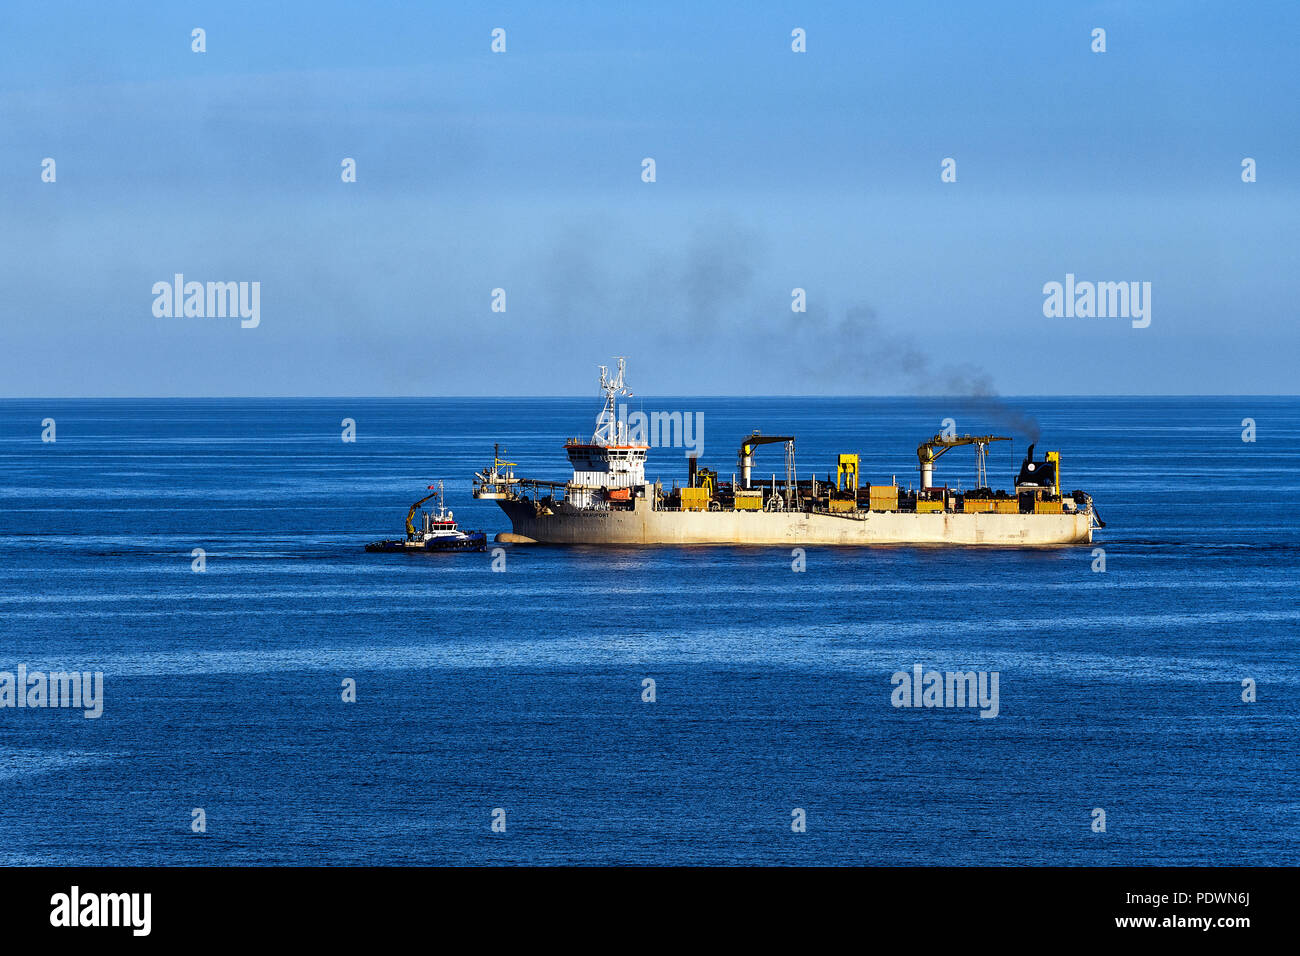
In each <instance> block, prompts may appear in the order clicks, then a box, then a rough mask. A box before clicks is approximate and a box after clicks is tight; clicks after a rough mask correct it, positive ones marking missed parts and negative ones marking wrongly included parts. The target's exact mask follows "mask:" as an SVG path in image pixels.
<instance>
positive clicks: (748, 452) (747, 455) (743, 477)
mask: <svg viewBox="0 0 1300 956" xmlns="http://www.w3.org/2000/svg"><path fill="white" fill-rule="evenodd" d="M792 441H794V436H793V435H760V434H759V433H758V432H754V434H752V435H746V436H745V440H744V441H742V442H741V443H740V454H739V456H738V457H739V458H740V483H741V485H742V486H743V487H745V488H748V487H749V473H750V469H751V468H753V465H754V449H755V448H757V447H758V446H759V445H775V444H777V443H778V442H792Z"/></svg>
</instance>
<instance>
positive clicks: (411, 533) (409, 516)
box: [406, 485, 442, 538]
mask: <svg viewBox="0 0 1300 956" xmlns="http://www.w3.org/2000/svg"><path fill="white" fill-rule="evenodd" d="M429 488H430V489H431V490H432V492H433V493H432V494H428V495H425V496H424V497H423V498H421V499H420V500H419V501H417V502H416V503H415V504H413V505H411V510H410V511H408V512H407V513H406V536H407V537H408V538H413V537H415V523H414V522H415V511H416V509H417V508H419V507H420V505H422V504H424V503H425V502H426V501H428V500H429V499H430V498H437V497H438V495H439V494H441V493H442V492H441V489H440V488H435V487H434V486H433V485H429Z"/></svg>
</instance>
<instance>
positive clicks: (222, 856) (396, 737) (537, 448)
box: [0, 397, 1300, 865]
mask: <svg viewBox="0 0 1300 956" xmlns="http://www.w3.org/2000/svg"><path fill="white" fill-rule="evenodd" d="M634 401H635V407H636V408H644V410H646V411H650V410H681V411H686V412H695V411H699V412H702V413H703V415H704V424H705V432H704V457H703V462H704V463H705V464H706V465H709V466H712V467H715V468H717V469H718V470H719V471H720V472H721V473H723V474H724V475H725V476H727V477H729V476H730V474H731V472H733V471H734V470H735V455H736V446H737V445H738V444H739V440H740V438H741V436H742V435H745V434H748V433H749V432H750V431H752V430H753V429H755V428H760V429H762V430H763V431H764V432H767V433H776V434H783V433H784V434H795V435H797V436H798V445H797V449H798V467H799V473H800V475H801V476H806V475H807V474H808V473H809V472H810V471H815V472H816V473H817V474H818V475H819V476H821V477H824V476H825V475H826V473H827V472H828V471H831V470H832V469H833V463H834V461H835V456H836V455H837V454H839V453H840V452H859V453H861V454H862V455H863V466H862V467H863V475H864V478H865V479H869V480H871V481H872V482H875V483H880V482H888V481H889V480H890V478H891V476H894V475H897V476H898V478H899V480H900V482H901V483H902V484H904V485H906V484H907V483H908V482H914V481H915V469H916V453H915V448H916V444H917V442H918V441H919V440H921V439H922V438H925V437H928V436H929V435H932V434H934V433H935V432H937V431H939V430H940V427H941V421H942V419H943V418H945V417H953V418H955V419H956V422H957V427H958V430H959V431H962V432H966V431H969V432H972V433H982V432H989V431H998V430H999V427H1000V426H999V422H998V421H997V419H996V418H995V417H994V418H990V417H987V416H985V415H984V414H983V412H981V411H964V410H963V408H962V407H961V406H960V404H952V403H947V402H945V401H943V400H939V399H915V398H909V399H807V398H797V399H791V398H760V399H744V400H740V399H720V398H681V397H674V398H663V399H658V398H656V399H645V400H644V401H643V400H642V399H640V398H638V399H636V400H634ZM1014 404H1015V405H1016V406H1017V407H1018V408H1019V409H1021V410H1022V411H1026V412H1031V413H1032V414H1033V415H1035V416H1036V418H1037V420H1038V422H1039V424H1040V426H1041V429H1042V439H1041V441H1040V443H1039V448H1038V450H1039V453H1040V455H1041V452H1043V451H1046V450H1050V449H1059V450H1060V451H1061V455H1062V466H1061V467H1062V473H1063V485H1064V487H1065V488H1066V489H1067V490H1068V489H1075V488H1081V489H1084V490H1087V491H1088V492H1090V493H1091V494H1092V495H1093V496H1094V498H1095V500H1096V503H1097V507H1098V509H1099V510H1100V513H1101V515H1102V517H1103V518H1104V519H1105V521H1106V522H1107V526H1106V528H1105V529H1104V530H1102V531H1100V532H1098V534H1097V539H1096V541H1095V542H1094V544H1093V545H1092V546H1084V547H1071V548H1053V549H1039V550H1029V549H1025V550H1022V549H1006V550H1001V549H999V550H979V549H925V548H909V547H892V548H877V549H863V550H855V549H836V548H809V549H807V554H806V562H807V570H806V571H804V572H802V573H799V572H795V571H793V570H792V556H791V552H790V550H789V549H781V548H740V547H707V548H706V547H697V548H689V549H641V548H616V549H615V548H604V549H600V548H585V547H584V548H558V547H541V546H533V547H528V546H509V547H507V548H506V553H505V570H504V571H494V570H493V569H492V562H493V555H492V554H491V553H483V554H455V555H425V556H407V555H388V554H366V553H364V552H363V550H362V548H363V546H364V545H365V543H366V542H368V541H371V540H374V539H377V538H380V537H389V536H400V532H401V529H402V520H403V518H404V516H405V513H406V509H407V507H408V506H409V504H410V502H412V501H414V500H415V499H416V498H418V497H421V496H422V495H423V494H425V493H426V492H425V491H424V489H425V487H426V486H427V485H429V484H431V483H434V482H436V481H438V480H443V481H445V482H446V487H447V493H448V499H449V503H450V505H451V506H452V508H453V509H454V511H455V513H456V517H457V519H458V520H459V521H460V522H461V525H462V526H463V527H466V528H475V529H478V528H481V529H484V530H486V531H488V532H489V533H496V532H499V531H504V530H509V528H508V525H507V524H506V522H505V520H504V516H503V515H502V514H501V512H500V511H499V509H498V508H497V507H496V505H495V504H493V503H491V502H476V501H474V500H473V499H472V498H471V497H470V477H471V475H472V473H473V472H474V471H475V470H477V469H479V468H481V467H483V466H484V465H485V464H487V463H489V462H490V460H491V455H492V446H493V443H494V442H500V443H501V444H502V445H503V446H505V448H506V449H507V451H508V455H509V458H510V459H511V460H512V461H515V462H518V463H519V468H518V471H519V473H520V474H524V475H528V476H530V477H540V478H551V479H563V478H564V477H566V467H565V466H566V461H565V457H564V453H563V449H562V442H563V439H564V438H565V437H567V436H570V435H582V434H588V433H590V431H591V430H592V426H593V420H594V415H595V412H596V411H597V410H598V407H599V400H598V399H596V398H592V397H586V398H580V399H576V398H575V399H510V400H504V399H502V400H482V399H429V400H378V399H369V400H361V399H301V400H269V399H268V400H149V401H135V400H130V401H127V400H123V401H91V400H76V401H73V400H58V401H55V400H39V401H38V400H8V401H4V402H0V670H6V671H14V670H15V669H16V668H17V666H18V665H20V664H25V665H26V666H27V668H28V669H29V671H32V670H63V669H67V670H79V671H82V670H84V671H102V673H103V675H104V685H103V687H104V700H103V714H102V716H101V717H99V718H98V719H87V718H85V717H84V716H83V715H82V712H81V711H74V710H65V709H49V708H45V709H40V708H35V709H33V708H25V709H16V708H6V709H0V862H2V863H5V864H182V865H220V864H287V863H306V864H444V863H445V864H512V863H533V864H611V863H632V864H669V863H687V864H1058V865H1086V864H1087V865H1091V864H1101V865H1106V864H1138V865H1145V864H1291V863H1295V862H1296V859H1297V845H1298V844H1300V754H1298V744H1297V741H1298V740H1300V734H1298V733H1297V731H1298V730H1300V724H1298V722H1297V718H1298V717H1300V693H1298V691H1300V668H1298V667H1297V664H1298V663H1300V627H1298V624H1300V610H1298V606H1297V583H1298V581H1300V575H1298V574H1297V572H1298V571H1300V522H1297V519H1296V515H1297V508H1300V400H1297V399H1292V398H1110V399H1075V398H1070V399H1064V398H1045V399H1018V400H1016V401H1015V403H1014ZM47 418H50V419H53V420H54V421H55V427H56V432H55V438H56V440H55V441H53V442H43V441H42V440H41V434H42V421H43V420H44V419H47ZM345 418H351V419H353V420H354V421H355V423H356V440H355V442H344V441H343V440H342V437H341V436H342V432H343V427H342V421H343V419H345ZM1247 418H1250V419H1253V420H1254V421H1255V423H1256V429H1257V440H1256V441H1255V442H1245V441H1243V440H1242V432H1243V425H1242V422H1243V419H1247ZM1025 445H1026V442H1025V440H1024V438H1023V436H1022V435H1018V436H1017V440H1016V442H1015V443H1014V446H1011V445H1009V444H1007V443H1004V444H1001V445H994V446H993V447H992V448H991V450H990V456H989V469H990V474H991V477H992V478H993V479H994V480H993V484H994V485H995V486H1003V487H1005V486H1007V485H1009V484H1010V482H1011V479H1012V476H1013V475H1014V472H1015V470H1016V467H1017V466H1018V464H1019V459H1020V458H1021V457H1023V454H1024V451H1025ZM647 471H648V474H649V475H650V476H651V477H655V476H659V477H662V478H663V479H664V481H665V482H666V483H667V482H671V481H672V480H673V479H674V478H677V479H680V478H682V477H684V475H685V473H686V464H685V459H684V456H683V452H682V450H681V449H655V450H653V451H652V452H651V457H650V463H649V465H648V469H647ZM756 471H757V472H758V473H759V474H765V473H770V472H781V473H783V472H784V461H783V457H782V454H781V450H780V448H779V446H773V447H771V448H765V449H761V450H760V451H759V453H758V464H757V466H756ZM936 474H937V477H938V479H939V480H940V481H947V482H949V483H950V484H954V485H955V484H957V483H958V482H963V483H964V486H965V487H970V485H971V483H972V479H973V478H974V459H973V455H972V454H971V453H970V450H969V449H956V450H953V451H951V452H949V453H948V454H947V455H945V456H944V457H943V458H942V459H941V460H940V462H939V465H938V468H937V473H936ZM195 548H202V549H203V550H204V551H205V552H206V570H205V571H203V572H201V573H200V572H196V571H195V570H193V568H192V562H193V561H194V558H193V557H192V552H193V549H195ZM1094 548H1102V549H1104V559H1105V570H1104V572H1103V571H1097V570H1094V566H1095V565H1096V564H1097V557H1096V555H1095V554H1094ZM916 664H920V665H922V666H923V667H924V668H925V669H926V670H931V669H933V670H938V671H950V670H953V671H955V670H976V671H989V672H994V671H996V672H997V673H998V674H999V696H1000V704H999V714H998V716H997V717H996V718H994V719H988V718H982V717H981V716H980V714H979V711H978V710H976V709H971V708H949V709H944V708H922V709H903V708H896V707H894V706H893V705H892V704H891V694H892V692H893V684H892V682H891V675H892V674H893V673H894V672H896V671H909V672H910V671H911V669H912V668H913V666H914V665H916ZM647 678H651V679H653V681H654V682H655V684H654V687H655V698H656V699H655V700H654V702H653V703H648V702H644V701H643V700H642V693H643V681H645V680H646V679H647ZM349 680H351V681H355V686H356V700H355V702H351V703H348V702H344V700H343V699H342V697H343V690H342V688H343V685H344V682H345V681H349ZM1246 680H1250V681H1253V682H1254V685H1255V688H1256V695H1257V699H1256V700H1255V701H1254V702H1246V701H1244V700H1243V681H1246ZM197 809H201V810H202V811H203V820H204V823H205V830H204V831H203V832H195V830H194V826H193V822H194V820H195V816H196V815H195V811H196V810H197ZM796 809H798V810H802V811H803V813H804V816H805V817H806V832H795V831H794V830H793V829H792V825H791V824H792V820H793V819H794V816H793V814H794V811H795V810H796ZM1098 809H1100V810H1103V811H1104V813H1105V826H1106V829H1105V832H1096V831H1095V830H1094V819H1096V814H1095V813H1094V811H1095V810H1098ZM498 811H500V812H498ZM494 815H495V818H496V819H498V820H500V819H504V821H505V831H504V832H494V831H493V828H492V822H493V819H494Z"/></svg>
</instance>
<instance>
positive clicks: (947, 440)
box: [916, 435, 1011, 490]
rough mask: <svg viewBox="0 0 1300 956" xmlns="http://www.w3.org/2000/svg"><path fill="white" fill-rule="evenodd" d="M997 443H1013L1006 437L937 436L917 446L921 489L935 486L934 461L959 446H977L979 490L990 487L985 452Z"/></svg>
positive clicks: (977, 483) (976, 467) (976, 476)
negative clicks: (985, 466)
mask: <svg viewBox="0 0 1300 956" xmlns="http://www.w3.org/2000/svg"><path fill="white" fill-rule="evenodd" d="M995 441H1011V439H1010V438H1009V437H1008V436H1006V435H953V436H952V437H945V436H944V435H935V436H934V437H933V438H930V439H928V440H926V441H923V442H921V444H919V445H917V446H916V457H917V460H918V461H919V462H920V463H921V489H922V490H924V489H926V488H931V487H933V486H934V460H935V459H936V458H938V457H939V456H940V455H942V454H943V453H944V452H946V451H947V450H948V449H950V448H956V447H957V446H958V445H974V446H975V478H976V487H977V488H987V487H988V474H987V472H986V471H985V469H984V454H985V452H984V450H985V448H987V447H988V445H989V444H990V443H992V442H995Z"/></svg>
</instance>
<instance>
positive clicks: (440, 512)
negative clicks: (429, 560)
mask: <svg viewBox="0 0 1300 956" xmlns="http://www.w3.org/2000/svg"><path fill="white" fill-rule="evenodd" d="M428 487H429V490H430V492H431V493H430V494H427V495H425V496H424V497H423V498H421V499H420V500H419V501H417V502H416V503H415V504H413V505H411V509H410V510H409V511H408V512H407V513H406V537H405V538H396V539H392V540H389V541H372V542H370V544H368V545H366V550H367V551H383V552H402V553H406V554H410V553H414V552H426V551H485V550H487V535H486V534H484V533H483V532H482V531H461V530H460V528H459V527H458V526H457V524H456V520H455V514H454V513H453V512H451V511H448V510H447V504H446V501H445V500H444V499H443V493H442V482H441V481H440V482H438V484H437V485H436V486H434V485H429V486H428ZM431 498H436V499H437V508H436V510H435V509H434V507H433V506H430V507H429V510H427V511H421V512H420V519H421V520H420V527H419V528H418V529H417V528H416V526H415V512H416V511H419V510H420V506H421V505H423V504H424V503H425V502H426V501H428V500H429V499H431Z"/></svg>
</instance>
